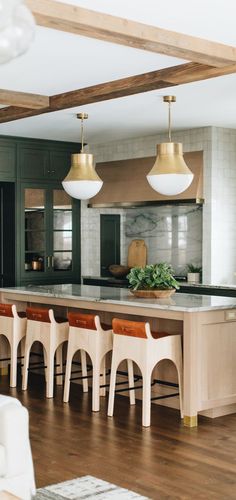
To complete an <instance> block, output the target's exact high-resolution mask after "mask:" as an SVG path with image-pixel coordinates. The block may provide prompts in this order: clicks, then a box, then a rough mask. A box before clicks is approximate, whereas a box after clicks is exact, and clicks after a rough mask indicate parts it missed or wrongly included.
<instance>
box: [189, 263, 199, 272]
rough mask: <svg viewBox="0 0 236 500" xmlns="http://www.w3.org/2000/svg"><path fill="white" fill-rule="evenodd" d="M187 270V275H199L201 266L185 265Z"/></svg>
mask: <svg viewBox="0 0 236 500" xmlns="http://www.w3.org/2000/svg"><path fill="white" fill-rule="evenodd" d="M187 270H188V273H201V272H202V267H201V266H196V265H195V264H188V265H187Z"/></svg>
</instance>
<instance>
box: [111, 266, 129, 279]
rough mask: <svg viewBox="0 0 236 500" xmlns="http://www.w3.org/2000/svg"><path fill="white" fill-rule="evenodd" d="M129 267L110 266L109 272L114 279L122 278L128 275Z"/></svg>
mask: <svg viewBox="0 0 236 500" xmlns="http://www.w3.org/2000/svg"><path fill="white" fill-rule="evenodd" d="M129 270H130V267H128V266H122V265H120V264H112V265H111V266H109V271H110V273H111V274H112V276H114V278H124V277H125V276H126V275H127V274H128V273H129Z"/></svg>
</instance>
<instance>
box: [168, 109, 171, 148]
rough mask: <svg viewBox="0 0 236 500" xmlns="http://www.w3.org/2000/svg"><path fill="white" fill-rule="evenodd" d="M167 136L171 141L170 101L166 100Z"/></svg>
mask: <svg viewBox="0 0 236 500" xmlns="http://www.w3.org/2000/svg"><path fill="white" fill-rule="evenodd" d="M168 138H169V142H171V102H168Z"/></svg>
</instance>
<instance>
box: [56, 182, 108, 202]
mask: <svg viewBox="0 0 236 500" xmlns="http://www.w3.org/2000/svg"><path fill="white" fill-rule="evenodd" d="M102 185H103V181H89V180H85V181H63V182H62V186H63V188H64V189H65V191H66V192H67V194H69V195H70V196H71V197H72V198H77V199H78V200H88V199H89V198H92V197H93V196H95V194H97V193H98V192H99V191H100V189H101V187H102Z"/></svg>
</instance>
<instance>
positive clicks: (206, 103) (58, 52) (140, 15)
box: [0, 0, 236, 144]
mask: <svg viewBox="0 0 236 500" xmlns="http://www.w3.org/2000/svg"><path fill="white" fill-rule="evenodd" d="M63 1H64V3H74V4H76V5H79V6H82V7H85V8H90V9H93V10H99V11H101V12H106V13H109V14H113V15H117V16H121V17H126V18H129V19H134V20H137V21H141V22H144V23H147V24H153V25H156V26H159V27H162V28H166V29H170V30H174V31H178V32H182V33H187V34H191V35H194V36H199V37H202V38H208V39H210V40H215V41H219V42H222V43H226V44H231V45H234V46H236V30H235V19H236V2H235V0H224V1H223V0H198V1H197V2H194V1H190V0H178V1H177V0H168V2H163V1H157V0H145V2H143V0H130V1H129V2H128V1H127V0H112V1H111V0H70V1H69V0H63ZM183 62H185V61H183V60H180V59H175V58H170V57H166V56H162V55H158V54H154V53H149V52H145V51H140V50H137V49H132V48H128V47H123V46H119V45H114V44H110V43H106V42H101V41H98V40H92V39H89V38H85V37H80V36H76V35H73V34H68V33H63V32H59V31H54V30H51V29H46V28H41V27H37V29H36V36H35V39H34V42H33V43H32V45H31V47H30V49H29V51H28V52H27V53H26V54H25V55H23V56H21V57H19V58H18V59H15V60H14V61H11V62H9V63H8V64H6V65H2V66H0V81H1V83H0V87H1V88H6V89H10V90H19V91H25V92H33V93H40V94H45V95H53V94H57V93H61V92H66V91H70V90H74V89H78V88H82V87H86V86H89V85H94V84H97V83H102V82H105V81H110V80H115V79H118V78H123V77H126V76H131V75H135V74H140V73H145V72H148V71H154V70H157V69H160V68H163V67H168V66H173V65H176V64H182V63H183ZM168 93H174V94H175V95H176V96H177V102H176V104H174V105H173V129H185V128H195V127H201V126H208V125H213V126H222V127H229V128H236V74H235V75H229V76H226V77H219V78H214V79H211V80H206V81H202V82H197V83H192V84H187V85H182V86H179V87H175V88H174V89H173V88H172V89H171V88H170V89H165V90H162V91H152V92H147V93H143V94H139V95H135V96H131V97H125V98H122V99H115V100H112V101H107V102H101V103H96V104H90V105H87V106H86V107H83V108H73V109H68V110H65V111H59V112H56V113H50V114H47V115H41V116H36V117H32V118H27V119H23V120H18V121H14V122H10V123H6V124H1V125H0V134H7V135H18V136H25V137H37V138H45V139H56V140H69V141H77V140H78V137H79V124H78V121H77V120H76V118H75V114H76V113H77V112H78V111H81V110H83V111H87V112H88V113H89V121H88V122H87V123H86V136H87V137H86V139H87V140H88V141H89V143H90V144H92V143H101V142H102V143H105V142H108V141H111V140H115V139H124V138H128V137H140V136H147V135H154V134H155V133H158V132H161V131H164V130H165V129H166V125H167V109H166V105H165V104H163V103H162V99H161V96H162V95H164V94H168Z"/></svg>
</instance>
